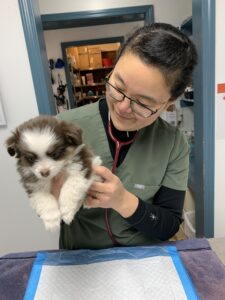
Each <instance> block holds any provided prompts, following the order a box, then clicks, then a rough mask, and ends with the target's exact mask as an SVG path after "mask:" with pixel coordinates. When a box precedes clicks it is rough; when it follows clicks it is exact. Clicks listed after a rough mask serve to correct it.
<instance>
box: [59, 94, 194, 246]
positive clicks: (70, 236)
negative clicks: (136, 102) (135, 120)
mask: <svg viewBox="0 0 225 300" xmlns="http://www.w3.org/2000/svg"><path fill="white" fill-rule="evenodd" d="M100 101H101V100H100ZM59 118H61V119H62V120H65V121H68V122H75V123H77V124H78V125H79V126H80V127H81V128H82V130H83V137H84V142H85V143H86V144H87V145H89V146H90V148H91V149H92V150H93V152H94V153H95V155H98V156H100V157H101V159H102V161H103V165H104V166H106V167H107V168H109V169H110V170H111V168H112V165H113V158H112V156H111V152H110V149H109V144H108V139H107V136H106V132H105V128H104V125H103V123H102V118H101V115H100V112H99V103H98V102H96V103H94V104H89V105H86V106H82V107H80V108H76V109H72V110H69V111H66V112H64V113H62V114H60V115H59ZM188 164H189V147H188V143H187V140H186V138H185V136H184V135H183V134H182V133H181V132H180V130H179V129H177V128H176V127H174V126H172V125H170V124H168V123H167V122H165V121H164V120H162V119H161V118H158V119H157V120H156V121H155V122H154V123H153V124H151V125H149V126H147V127H145V128H143V129H141V130H139V131H138V133H137V135H136V139H135V141H134V142H133V144H132V145H131V146H130V149H129V151H128V153H127V155H126V157H125V159H124V161H123V162H122V164H121V165H120V166H119V167H118V168H117V169H116V171H115V174H116V175H117V176H118V177H119V178H120V180H121V181H122V183H123V185H124V187H125V188H126V189H127V190H128V191H129V192H131V193H133V194H134V195H136V196H137V197H139V198H140V199H142V200H144V201H146V202H148V203H152V200H153V197H154V195H155V194H156V193H157V191H158V190H159V189H160V187H161V186H165V187H168V188H171V189H175V190H181V191H182V190H186V187H187V179H188ZM74 188H76V184H74ZM108 211H109V223H110V226H111V230H112V233H113V235H114V237H115V239H116V240H117V242H118V243H119V244H120V245H124V246H129V245H132V246H135V245H149V244H151V243H153V242H156V241H157V240H155V239H151V238H149V237H147V236H146V235H144V234H142V233H141V232H139V231H138V230H136V229H135V228H133V227H132V226H131V225H130V224H129V223H128V222H127V221H126V219H124V218H123V217H122V216H120V215H119V214H118V213H117V212H116V211H114V210H112V209H110V210H108ZM104 215H105V209H102V208H91V209H84V208H83V207H82V208H81V209H80V210H79V211H78V213H77V214H76V215H75V217H74V220H73V221H72V223H71V224H70V225H66V224H64V223H62V224H61V231H60V248H61V249H81V248H89V249H102V248H108V247H112V246H113V244H112V241H111V239H110V237H109V236H108V233H107V231H106V225H105V220H104Z"/></svg>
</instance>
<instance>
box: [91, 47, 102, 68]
mask: <svg viewBox="0 0 225 300" xmlns="http://www.w3.org/2000/svg"><path fill="white" fill-rule="evenodd" d="M88 55H89V66H90V68H102V54H101V50H100V48H88Z"/></svg>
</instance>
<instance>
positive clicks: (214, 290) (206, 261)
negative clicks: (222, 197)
mask: <svg viewBox="0 0 225 300" xmlns="http://www.w3.org/2000/svg"><path fill="white" fill-rule="evenodd" d="M168 244H169V245H174V246H176V247H177V250H178V251H179V255H180V257H181V259H182V262H183V264H184V266H185V267H186V270H187V272H188V274H189V276H190V278H191V280H192V282H193V284H194V287H195V289H196V292H197V294H198V296H199V298H200V299H201V300H202V299H203V300H218V299H225V238H214V239H209V240H206V239H191V240H182V241H175V242H164V243H161V244H160V245H162V246H164V245H168ZM56 251H57V252H58V250H55V251H53V252H56ZM51 252H52V251H51ZM36 254H37V253H36V252H25V253H12V254H9V255H6V256H3V257H0V300H3V299H4V300H15V299H16V300H20V299H21V300H22V299H23V296H24V293H25V290H26V286H27V282H28V279H29V276H30V271H31V269H32V265H33V262H34V260H35V258H36ZM46 300H47V299H46Z"/></svg>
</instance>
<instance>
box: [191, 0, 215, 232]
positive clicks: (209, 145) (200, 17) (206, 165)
mask: <svg viewBox="0 0 225 300" xmlns="http://www.w3.org/2000/svg"><path fill="white" fill-rule="evenodd" d="M193 38H194V42H195V44H196V46H197V50H198V54H199V64H198V66H197V69H196V72H195V76H194V98H195V104H194V111H195V113H194V123H195V179H194V182H195V184H194V186H193V189H194V197H195V203H196V234H197V236H198V237H201V236H205V237H207V238H209V237H213V236H214V172H215V166H214V157H215V151H214V147H215V133H214V132H215V1H214V0H193Z"/></svg>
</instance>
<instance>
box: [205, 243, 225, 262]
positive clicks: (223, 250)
mask: <svg viewBox="0 0 225 300" xmlns="http://www.w3.org/2000/svg"><path fill="white" fill-rule="evenodd" d="M208 242H209V244H210V246H211V248H212V249H213V251H214V252H215V253H216V255H217V256H218V257H219V259H220V260H221V261H222V263H223V264H224V265H225V237H224V238H212V239H208Z"/></svg>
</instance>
